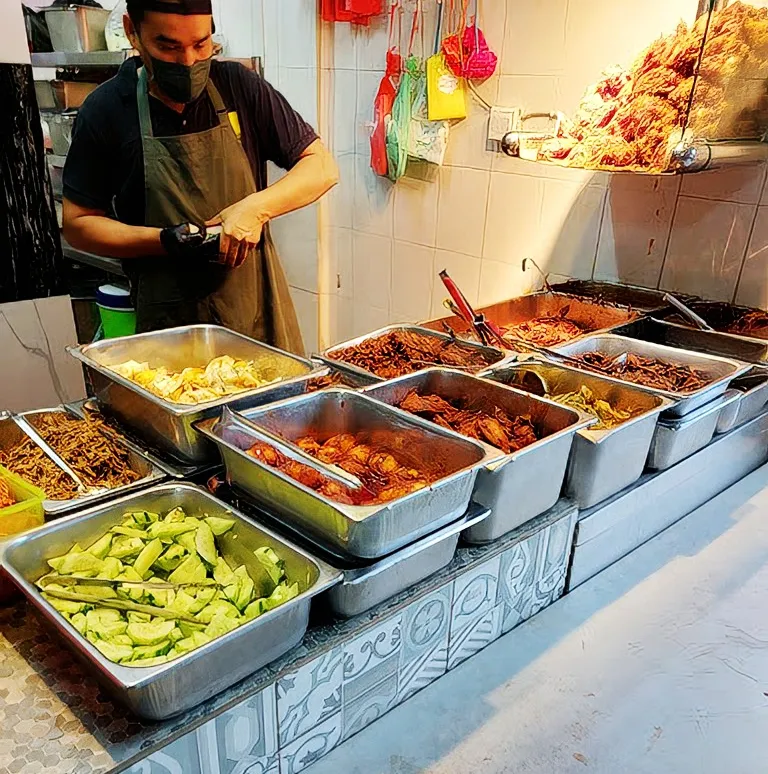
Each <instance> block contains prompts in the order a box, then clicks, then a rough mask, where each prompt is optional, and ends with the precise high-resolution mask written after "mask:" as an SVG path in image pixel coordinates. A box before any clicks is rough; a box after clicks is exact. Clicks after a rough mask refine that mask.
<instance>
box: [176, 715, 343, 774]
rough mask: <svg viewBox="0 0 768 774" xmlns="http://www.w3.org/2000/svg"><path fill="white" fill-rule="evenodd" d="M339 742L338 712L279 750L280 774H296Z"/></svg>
mask: <svg viewBox="0 0 768 774" xmlns="http://www.w3.org/2000/svg"><path fill="white" fill-rule="evenodd" d="M340 741H341V713H340V712H338V713H336V714H335V715H334V716H333V717H331V718H328V719H327V720H326V721H324V722H323V723H321V724H320V725H319V726H316V727H315V728H313V729H312V730H311V731H309V732H308V733H306V734H304V736H301V737H299V738H298V739H296V741H294V742H291V744H289V745H288V746H287V747H285V749H281V750H280V774H298V773H299V772H300V771H302V770H303V769H305V768H306V767H307V766H309V765H311V764H312V763H316V762H317V761H319V760H320V758H322V757H323V756H324V755H327V754H328V753H329V752H330V751H331V750H333V748H334V747H336V745H337V744H338V743H339V742H340ZM185 774H186V772H185Z"/></svg>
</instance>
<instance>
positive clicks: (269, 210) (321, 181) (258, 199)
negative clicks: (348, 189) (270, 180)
mask: <svg viewBox="0 0 768 774" xmlns="http://www.w3.org/2000/svg"><path fill="white" fill-rule="evenodd" d="M337 182H338V169H337V167H336V163H335V162H334V160H333V157H332V156H331V155H330V154H326V153H323V154H312V155H310V156H305V157H304V158H302V159H299V162H298V163H297V164H296V165H295V166H294V167H293V169H291V170H290V172H288V173H287V174H286V175H285V176H284V177H282V178H281V179H280V180H278V181H277V182H276V183H275V184H274V185H271V186H269V187H268V188H265V189H264V190H263V191H258V192H257V193H254V194H251V195H250V196H249V197H248V198H249V199H250V200H251V201H252V203H253V206H254V207H255V208H256V210H257V211H258V214H259V217H260V219H261V220H262V222H264V223H266V222H267V221H270V220H272V219H273V218H277V217H279V216H280V215H285V214H287V213H289V212H293V211H294V210H300V209H301V208H302V207H306V206H307V205H308V204H312V203H313V202H316V201H317V200H318V199H319V198H320V197H321V196H322V195H323V194H325V193H327V192H328V191H329V190H330V189H331V188H333V186H335V185H336V183H337Z"/></svg>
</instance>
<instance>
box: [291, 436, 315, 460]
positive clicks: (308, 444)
mask: <svg viewBox="0 0 768 774" xmlns="http://www.w3.org/2000/svg"><path fill="white" fill-rule="evenodd" d="M296 446H298V447H299V448H300V449H301V450H302V451H304V452H306V453H307V454H311V455H312V456H313V457H316V456H317V454H318V452H319V451H320V444H319V443H318V442H317V441H316V440H315V439H314V438H310V437H309V436H307V437H306V438H299V440H298V441H296Z"/></svg>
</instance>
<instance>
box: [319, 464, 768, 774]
mask: <svg viewBox="0 0 768 774" xmlns="http://www.w3.org/2000/svg"><path fill="white" fill-rule="evenodd" d="M766 611H768V466H766V467H763V468H761V469H760V470H758V471H756V472H755V473H753V474H752V475H751V476H749V477H748V478H746V479H744V480H743V481H741V482H740V483H739V484H737V485H736V486H734V487H732V488H731V489H729V490H727V491H726V492H724V493H723V494H722V495H720V496H719V497H717V498H715V499H714V500H712V501H710V502H709V503H707V505H705V506H703V507H702V508H699V509H698V510H697V511H695V512H694V513H692V514H690V515H689V516H687V517H686V518H685V519H683V520H682V521H680V522H678V523H677V524H675V525H674V526H673V527H671V528H670V529H668V530H667V531H666V532H664V533H662V534H661V535H660V536H658V537H657V538H655V539H654V540H652V541H650V542H649V543H646V544H645V545H644V546H641V547H640V548H639V549H638V550H636V551H635V552H633V553H632V554H630V556H628V557H626V558H625V559H623V560H622V561H620V562H618V563H616V564H615V565H613V566H612V567H610V568H608V569H607V570H606V571H604V572H603V573H601V574H600V575H598V576H597V577H595V578H593V579H592V580H591V581H588V582H587V583H585V584H584V585H582V586H581V587H579V588H577V589H576V590H575V591H574V592H573V593H572V594H569V595H568V596H566V597H565V598H563V599H562V600H560V602H558V603H557V604H555V605H554V606H552V607H551V608H549V609H548V610H545V611H544V612H543V613H541V614H539V615H537V616H536V617H535V618H533V619H532V620H530V621H528V622H527V623H525V624H523V625H522V626H521V627H520V628H518V629H516V630H515V631H513V632H512V633H511V634H509V635H507V636H506V637H504V638H503V639H500V640H498V641H497V642H496V643H494V644H493V645H491V646H490V647H489V648H487V649H486V650H484V651H483V652H482V653H481V654H479V655H478V656H476V657H475V658H473V659H471V660H470V661H468V662H467V663H466V664H464V665H463V666H461V667H460V668H458V669H457V670H455V671H454V672H451V673H449V674H448V675H447V676H446V677H444V678H442V679H441V680H439V681H437V682H436V683H434V684H433V685H432V686H430V687H429V688H427V689H426V690H424V691H422V692H421V693H420V694H418V695H417V696H415V697H414V698H412V699H411V700H409V701H408V702H406V703H405V704H404V705H401V706H400V707H398V708H397V709H395V710H393V711H392V712H391V713H389V714H388V715H386V716H385V717H384V718H382V719H381V720H379V721H378V722H376V723H374V724H373V725H372V726H369V727H368V728H367V729H366V730H365V731H363V732H362V733H360V734H358V735H357V736H355V737H353V738H352V739H351V740H350V741H349V742H347V743H346V744H345V745H343V746H342V747H340V748H338V749H337V750H335V751H334V752H332V753H331V754H329V755H328V756H326V757H325V758H323V760H321V761H320V762H319V763H317V764H315V765H314V766H313V767H311V768H309V769H307V770H306V771H307V774H339V772H344V774H419V773H421V772H425V773H426V772H428V773H429V774H470V773H471V774H500V773H501V772H510V774H511V772H515V774H523V773H525V774H572V773H573V774H582V773H583V774H590V773H591V774H619V773H621V774H671V773H672V772H674V773H675V774H682V773H687V772H691V773H692V774H693V773H695V774H710V773H711V774H723V772H726V773H727V774H761V773H762V772H765V771H766V770H767V769H768V764H766V761H768V615H766Z"/></svg>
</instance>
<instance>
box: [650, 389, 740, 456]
mask: <svg viewBox="0 0 768 774" xmlns="http://www.w3.org/2000/svg"><path fill="white" fill-rule="evenodd" d="M738 398H739V396H738V395H731V396H726V395H720V396H719V397H717V398H715V399H714V400H713V401H711V402H710V403H708V404H706V405H704V406H702V407H701V408H699V409H698V410H697V411H694V412H692V413H690V414H688V415H686V416H685V417H683V418H682V419H677V420H670V419H667V420H664V419H662V420H660V421H659V423H658V424H657V425H656V432H655V433H654V435H653V441H652V442H651V449H650V451H649V453H648V467H649V468H650V469H651V470H667V468H671V467H672V466H673V465H676V464H677V463H678V462H681V461H682V460H684V459H686V458H687V457H690V456H691V455H692V454H695V453H696V452H697V451H700V450H701V449H703V448H704V447H705V446H706V445H707V444H708V443H709V442H710V441H711V440H712V438H713V437H714V435H715V428H716V427H717V422H718V419H719V418H720V413H721V412H722V411H723V410H724V409H726V408H727V407H728V406H729V405H731V404H732V403H734V402H735V401H737V400H738Z"/></svg>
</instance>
